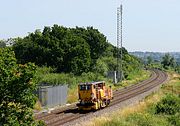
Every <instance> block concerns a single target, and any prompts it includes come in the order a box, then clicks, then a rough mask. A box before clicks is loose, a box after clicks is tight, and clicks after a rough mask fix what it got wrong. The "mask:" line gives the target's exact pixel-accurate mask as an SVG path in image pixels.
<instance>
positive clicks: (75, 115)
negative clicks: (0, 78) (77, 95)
mask: <svg viewBox="0 0 180 126" xmlns="http://www.w3.org/2000/svg"><path fill="white" fill-rule="evenodd" d="M167 77H168V76H167V74H166V73H165V72H163V71H159V70H152V75H151V77H150V78H149V79H148V80H145V81H142V82H140V83H138V84H135V85H131V86H129V87H126V88H124V89H119V90H116V91H114V92H113V94H114V99H113V100H112V102H111V104H110V105H109V106H108V107H113V106H114V105H116V104H119V103H121V102H123V101H126V100H128V99H130V98H133V97H135V96H137V95H140V94H142V93H144V92H147V91H149V90H151V89H153V88H155V87H156V86H158V85H160V84H162V83H164V82H165V81H166V80H167ZM108 107H107V108H108ZM99 111H101V110H99ZM92 113H93V112H92V111H91V112H86V113H85V112H84V113H82V112H79V111H78V109H77V107H76V105H71V106H69V107H68V108H63V109H57V110H54V111H52V112H51V113H49V114H48V113H46V114H40V115H36V116H35V118H36V119H37V120H43V121H44V122H45V123H46V124H47V125H48V126H60V125H64V124H66V123H67V122H71V121H74V120H77V119H79V118H81V117H84V116H87V115H89V114H92Z"/></svg>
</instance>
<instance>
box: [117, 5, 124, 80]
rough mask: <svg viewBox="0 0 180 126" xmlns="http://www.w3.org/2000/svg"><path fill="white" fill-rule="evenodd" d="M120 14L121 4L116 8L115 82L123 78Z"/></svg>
mask: <svg viewBox="0 0 180 126" xmlns="http://www.w3.org/2000/svg"><path fill="white" fill-rule="evenodd" d="M122 12H123V6H122V4H121V5H120V7H118V8H117V81H118V82H119V81H122V78H123V71H122V56H123V52H122V39H123V37H122V31H123V27H122V25H123V24H122V23H123V22H122V21H123V20H122ZM119 48H121V51H120V52H119ZM119 66H120V70H121V71H119Z"/></svg>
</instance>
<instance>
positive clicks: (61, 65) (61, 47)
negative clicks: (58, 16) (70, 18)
mask: <svg viewBox="0 0 180 126" xmlns="http://www.w3.org/2000/svg"><path fill="white" fill-rule="evenodd" d="M107 45H108V44H107V41H106V37H105V36H104V35H103V34H101V33H100V32H99V31H98V30H97V29H94V28H93V27H87V29H85V28H78V27H77V28H65V27H62V26H58V25H54V26H53V27H51V28H50V27H45V28H44V29H43V32H42V33H41V31H40V30H36V31H35V32H34V33H30V34H29V35H28V36H27V37H25V38H23V39H21V38H18V39H16V42H15V44H14V46H13V49H14V51H15V54H16V58H17V59H18V62H19V63H27V62H34V63H35V64H37V65H39V66H43V65H46V66H51V67H55V68H56V70H57V72H66V73H69V72H72V73H74V74H76V75H80V74H82V73H83V72H87V71H89V70H92V68H93V65H95V62H96V60H97V59H98V58H99V57H101V56H102V55H103V52H105V50H106V48H107Z"/></svg>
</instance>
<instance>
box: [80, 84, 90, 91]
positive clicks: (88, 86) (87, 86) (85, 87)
mask: <svg viewBox="0 0 180 126" xmlns="http://www.w3.org/2000/svg"><path fill="white" fill-rule="evenodd" d="M90 89H91V85H80V90H81V91H82V90H90Z"/></svg>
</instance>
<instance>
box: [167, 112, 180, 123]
mask: <svg viewBox="0 0 180 126" xmlns="http://www.w3.org/2000/svg"><path fill="white" fill-rule="evenodd" d="M168 121H169V122H170V123H171V124H172V125H174V126H180V113H177V114H175V115H172V116H170V117H169V118H168Z"/></svg>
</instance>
